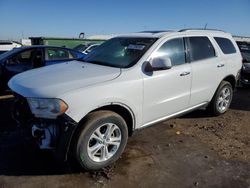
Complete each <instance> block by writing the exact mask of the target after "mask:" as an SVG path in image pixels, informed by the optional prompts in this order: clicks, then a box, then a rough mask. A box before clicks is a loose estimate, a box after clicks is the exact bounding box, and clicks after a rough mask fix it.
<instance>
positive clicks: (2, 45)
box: [0, 40, 22, 54]
mask: <svg viewBox="0 0 250 188" xmlns="http://www.w3.org/2000/svg"><path fill="white" fill-rule="evenodd" d="M21 46H22V44H21V43H19V42H14V41H8V40H7V41H5V40H0V54H2V53H4V52H7V51H10V50H12V49H13V48H18V47H21Z"/></svg>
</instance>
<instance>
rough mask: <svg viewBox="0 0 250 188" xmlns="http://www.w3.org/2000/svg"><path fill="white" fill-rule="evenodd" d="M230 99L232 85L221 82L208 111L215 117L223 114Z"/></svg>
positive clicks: (231, 96) (227, 107)
mask: <svg viewBox="0 0 250 188" xmlns="http://www.w3.org/2000/svg"><path fill="white" fill-rule="evenodd" d="M232 98H233V88H232V85H231V84H230V83H229V82H227V81H222V82H221V84H220V86H219V88H218V89H217V91H216V93H215V95H214V97H213V99H212V101H211V102H210V105H209V106H208V109H209V111H210V112H211V113H212V114H213V115H216V116H218V115H221V114H224V113H225V112H226V111H227V110H228V109H229V107H230V104H231V102H232Z"/></svg>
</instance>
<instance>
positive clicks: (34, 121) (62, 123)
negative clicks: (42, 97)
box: [12, 95, 78, 161]
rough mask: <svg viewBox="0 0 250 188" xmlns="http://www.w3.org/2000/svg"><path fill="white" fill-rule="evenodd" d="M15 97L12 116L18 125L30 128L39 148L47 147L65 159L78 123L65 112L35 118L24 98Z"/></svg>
mask: <svg viewBox="0 0 250 188" xmlns="http://www.w3.org/2000/svg"><path fill="white" fill-rule="evenodd" d="M15 99H16V100H15V104H14V108H13V114H12V116H13V118H14V119H15V120H16V121H17V123H18V124H19V126H20V127H24V128H26V129H29V130H30V135H31V136H32V137H33V138H34V140H35V142H36V143H37V145H38V146H39V147H40V149H49V150H51V151H53V153H54V154H55V156H56V158H58V159H59V160H61V161H66V160H67V155H68V152H69V148H70V143H71V139H72V136H73V134H74V132H75V129H76V127H77V125H78V124H77V123H76V122H75V121H74V120H72V119H71V118H70V117H68V116H67V115H65V114H64V115H62V116H60V117H58V118H57V119H55V120H51V119H43V118H36V117H34V116H33V115H32V114H31V112H30V109H29V106H28V103H27V101H26V99H25V98H23V97H22V96H19V95H15Z"/></svg>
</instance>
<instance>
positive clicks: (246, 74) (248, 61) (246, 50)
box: [237, 42, 250, 87]
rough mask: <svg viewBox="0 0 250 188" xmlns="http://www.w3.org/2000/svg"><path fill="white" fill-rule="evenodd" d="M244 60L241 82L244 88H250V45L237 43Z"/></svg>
mask: <svg viewBox="0 0 250 188" xmlns="http://www.w3.org/2000/svg"><path fill="white" fill-rule="evenodd" d="M237 44H238V46H239V49H240V51H241V55H242V58H243V65H242V70H241V78H240V82H241V84H242V85H243V86H248V87H249V86H250V43H247V42H237Z"/></svg>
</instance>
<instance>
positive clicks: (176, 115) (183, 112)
mask: <svg viewBox="0 0 250 188" xmlns="http://www.w3.org/2000/svg"><path fill="white" fill-rule="evenodd" d="M207 105H208V102H204V103H201V104H198V105H195V106H193V107H191V108H188V109H185V110H182V111H180V112H176V113H174V114H171V115H168V116H165V117H162V118H160V119H157V120H154V121H151V122H149V123H146V124H144V125H142V126H141V127H138V128H137V129H142V128H145V127H148V126H150V125H154V124H156V123H159V122H161V121H165V120H167V119H170V118H174V117H178V116H182V115H184V114H186V113H189V112H191V111H193V110H196V109H200V108H202V107H206V106H207Z"/></svg>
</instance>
